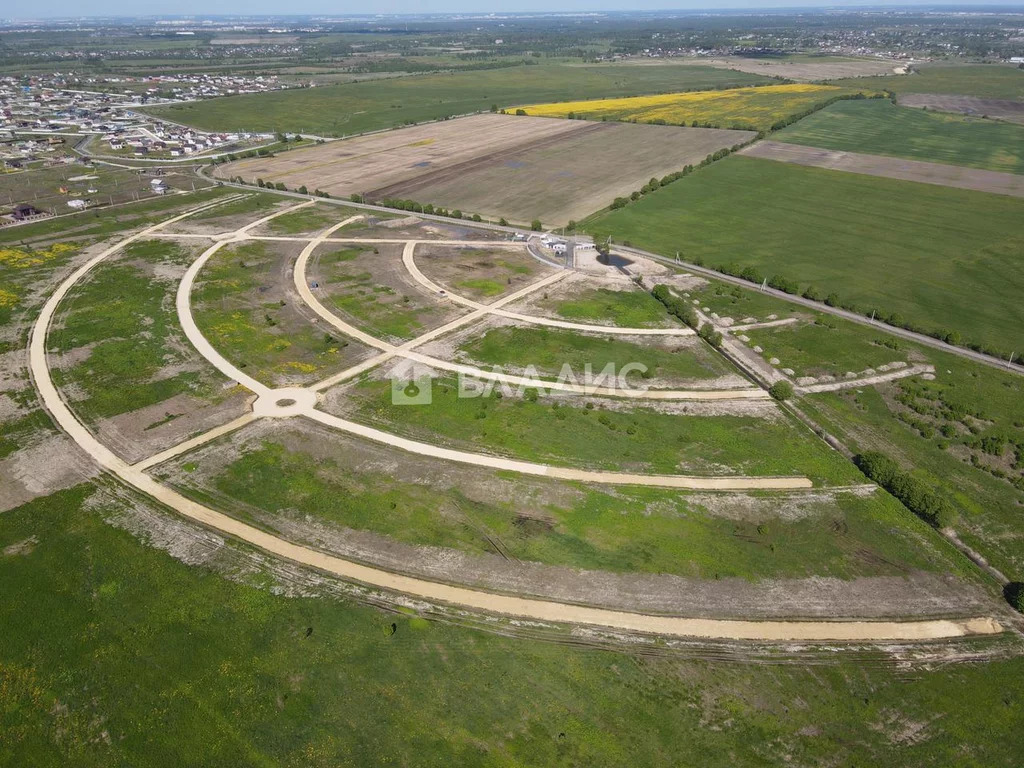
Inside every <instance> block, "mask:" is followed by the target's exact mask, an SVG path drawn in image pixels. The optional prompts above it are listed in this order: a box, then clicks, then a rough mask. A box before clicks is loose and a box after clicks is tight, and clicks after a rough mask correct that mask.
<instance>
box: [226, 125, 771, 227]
mask: <svg viewBox="0 0 1024 768" xmlns="http://www.w3.org/2000/svg"><path fill="white" fill-rule="evenodd" d="M751 138H753V134H751V133H749V132H739V131H724V130H711V129H703V128H688V129H686V130H679V129H671V128H666V127H660V126H633V125H607V124H593V123H584V122H575V121H561V120H542V119H539V118H523V117H512V116H507V115H491V114H488V115H475V116H473V117H464V118H460V119H458V120H451V121H445V122H441V123H434V124H431V125H421V126H415V127H411V128H404V129H402V130H399V131H392V132H388V133H384V134H378V135H374V136H365V137H361V138H355V139H347V140H345V141H339V142H331V143H329V144H325V145H321V146H318V147H315V148H311V149H307V150H304V151H296V152H289V153H288V154H286V155H280V156H277V157H273V158H252V159H247V160H240V161H237V162H234V163H229V164H226V165H222V166H218V167H217V168H216V170H215V173H216V174H217V175H218V176H221V177H223V178H230V177H233V176H238V175H240V176H242V178H244V179H246V180H247V181H250V182H255V181H256V180H257V179H262V180H263V181H264V182H266V183H283V184H285V185H286V186H287V187H288V188H289V189H297V188H299V187H301V186H304V187H307V188H308V189H314V188H316V189H321V190H323V191H325V192H328V193H330V194H331V195H333V196H335V197H348V196H350V195H352V194H357V195H360V196H361V197H363V198H364V199H366V200H372V201H376V200H385V199H409V200H415V201H417V202H419V203H420V204H421V205H426V204H428V203H429V204H431V205H433V206H434V207H444V208H448V209H451V210H460V211H463V212H464V213H468V212H473V213H479V214H483V215H485V216H488V217H490V218H492V219H498V218H505V219H508V220H511V221H518V222H522V223H529V222H531V221H532V220H534V219H541V220H543V221H544V222H545V223H547V224H549V225H553V226H561V225H564V224H565V223H567V222H568V221H570V220H573V219H582V218H583V217H584V216H586V215H588V214H590V213H593V212H594V211H595V210H598V209H600V208H602V207H604V206H606V205H608V204H609V203H611V202H612V200H614V199H615V198H616V197H619V196H622V195H628V194H629V193H630V192H632V191H633V190H634V189H637V188H638V187H641V186H643V185H644V184H646V183H647V182H648V181H649V180H650V179H651V178H652V177H657V178H660V177H662V176H664V175H666V174H668V173H671V172H674V171H678V170H681V169H682V168H683V167H684V166H686V165H691V164H696V163H698V162H700V161H701V160H703V159H704V158H705V157H707V156H708V155H710V154H712V153H714V152H716V151H718V150H720V149H723V148H726V147H730V146H733V145H734V144H739V143H743V142H745V141H748V140H749V139H751Z"/></svg>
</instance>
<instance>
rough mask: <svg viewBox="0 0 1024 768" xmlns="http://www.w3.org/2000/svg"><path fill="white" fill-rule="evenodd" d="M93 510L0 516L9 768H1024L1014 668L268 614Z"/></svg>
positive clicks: (263, 603) (348, 603)
mask: <svg viewBox="0 0 1024 768" xmlns="http://www.w3.org/2000/svg"><path fill="white" fill-rule="evenodd" d="M91 493H92V491H91V489H90V487H88V486H81V487H79V488H76V489H73V490H71V491H67V492H64V493H60V494H56V495H54V496H50V497H47V498H44V499H41V500H38V501H36V502H34V503H31V504H28V505H26V506H23V507H21V508H18V509H16V510H12V511H9V512H6V513H4V514H3V515H0V550H4V555H3V556H0V581H2V583H3V584H4V589H5V597H4V600H3V601H0V622H2V625H3V627H4V632H3V633H0V730H2V732H3V734H4V754H3V761H4V762H5V763H9V764H11V765H35V766H64V765H76V766H82V768H88V767H90V766H103V767H104V768H108V767H110V766H136V767H137V768H143V767H144V768H150V767H152V768H156V767H157V766H180V765H189V764H218V765H232V766H269V765H306V766H314V768H319V767H324V768H326V767H327V766H338V765H345V764H350V765H359V766H369V765H379V764H385V763H388V764H399V765H426V764H448V765H463V766H498V765H523V764H531V765H541V764H543V765H559V764H561V765H589V766H614V765H623V764H625V763H634V764H642V765H666V764H680V763H683V764H700V765H704V766H735V765H737V764H764V763H769V764H778V763H781V762H787V761H788V762H796V763H798V764H804V765H814V764H820V763H822V762H826V761H829V760H835V759H836V757H837V756H841V757H842V758H843V759H844V760H848V761H849V762H851V764H852V763H869V762H877V761H885V762H888V763H895V762H910V763H913V764H917V765H928V764H931V765H948V764H952V763H958V764H965V763H968V764H974V765H986V766H994V765H1005V766H1010V765H1014V764H1016V763H1018V762H1019V757H1020V754H1019V740H1018V739H1017V735H1018V734H1019V732H1020V729H1021V727H1022V726H1024V720H1022V714H1021V713H1022V712H1024V707H1021V706H1020V704H1021V703H1022V702H1024V660H1022V659H1021V658H1016V659H1007V660H998V661H992V662H990V663H986V664H964V665H957V664H952V665H950V664H942V665H938V666H937V667H933V668H931V669H927V668H919V669H914V670H910V671H909V672H908V671H906V670H903V671H898V670H897V669H896V667H895V666H894V662H893V660H892V658H891V656H890V655H889V652H885V653H882V652H878V653H876V652H873V651H870V650H866V649H865V650H863V651H861V652H859V653H858V654H857V655H856V657H847V656H844V655H841V654H834V655H833V656H832V657H831V658H830V659H829V660H828V663H824V664H820V665H815V666H811V667H806V666H802V665H801V666H798V665H795V664H756V663H750V664H746V663H741V662H739V661H734V662H728V663H725V662H723V661H721V660H714V661H712V660H710V659H705V658H701V657H700V656H697V657H694V656H693V655H692V654H674V653H672V652H665V651H659V652H658V653H651V652H648V651H647V650H644V651H638V652H635V653H634V652H631V651H630V650H629V649H628V648H623V649H620V650H618V651H617V652H603V651H601V650H598V649H597V648H596V647H594V646H589V647H588V646H587V645H586V644H585V641H583V640H581V639H580V638H574V639H572V640H570V639H569V638H568V636H566V642H564V643H563V642H548V641H541V640H535V639H534V640H524V639H522V638H518V637H504V636H502V635H500V634H496V633H491V632H486V631H480V630H478V629H473V628H470V627H465V626H459V625H458V624H453V623H447V622H444V621H428V620H425V619H423V618H420V617H418V616H416V615H415V614H411V613H400V612H399V613H396V612H384V611H381V610H378V609H375V608H372V607H367V606H365V605H361V604H359V603H356V602H354V601H352V600H349V599H332V598H310V597H301V598H297V597H287V596H284V595H280V594H274V593H273V592H272V591H271V590H270V589H269V588H268V587H269V586H271V585H273V584H274V583H275V581H274V578H273V576H272V575H271V574H268V573H267V572H265V571H264V570H262V569H260V568H259V567H258V566H257V568H256V570H255V571H254V570H252V562H251V561H247V560H245V559H243V558H242V557H240V556H239V555H233V554H232V552H233V547H230V546H229V547H228V548H226V549H224V550H221V552H220V553H219V554H216V555H215V556H214V558H213V559H212V560H211V559H206V560H205V564H204V565H185V564H184V563H182V562H180V561H178V560H175V559H174V558H172V557H171V556H170V555H168V554H167V553H166V552H164V551H161V550H158V549H154V548H152V547H149V546H146V545H143V544H142V543H140V541H139V540H138V539H136V538H133V537H132V535H131V534H129V533H127V532H125V531H124V530H120V529H118V528H114V527H112V526H110V525H108V524H106V523H104V522H103V519H104V517H106V516H108V515H110V514H116V513H118V512H119V507H120V506H121V505H123V504H124V503H126V502H124V501H120V502H117V503H114V502H111V500H110V498H109V497H106V498H104V497H95V498H93V499H92V500H91V502H90V494H91ZM24 542H29V543H28V544H23V543H24ZM12 545H18V548H16V549H15V550H11V551H12V552H17V554H8V550H7V549H6V548H7V547H11V546H12ZM224 573H233V574H235V575H234V577H233V578H232V579H228V578H226V577H225V576H224V575H223V574H224ZM44 640H45V642H44ZM526 671H528V672H529V674H526ZM427 691H429V694H430V695H424V692H427ZM794 702H797V703H796V704H794ZM939 712H941V713H943V714H944V716H943V717H942V718H941V721H940V722H938V723H936V722H935V717H936V713H939ZM917 723H920V724H922V725H921V727H920V728H918V727H916V726H915V728H914V734H915V735H914V738H913V739H912V740H910V741H907V740H905V739H904V738H902V736H901V735H902V734H904V733H906V730H907V728H908V727H910V725H911V724H917ZM980 734H984V738H979V735H980Z"/></svg>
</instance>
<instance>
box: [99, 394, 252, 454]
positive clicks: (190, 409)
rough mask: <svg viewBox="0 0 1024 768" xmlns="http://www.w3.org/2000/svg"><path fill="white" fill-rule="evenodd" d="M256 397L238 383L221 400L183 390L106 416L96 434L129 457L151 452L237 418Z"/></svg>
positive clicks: (110, 446) (247, 408) (158, 450)
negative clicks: (159, 401)
mask: <svg viewBox="0 0 1024 768" xmlns="http://www.w3.org/2000/svg"><path fill="white" fill-rule="evenodd" d="M254 399H255V397H254V396H253V395H252V394H251V393H249V392H248V391H247V390H243V389H242V388H241V387H234V388H233V389H232V391H231V393H230V395H229V396H228V397H227V398H226V399H224V400H222V401H220V402H210V401H209V400H204V399H201V398H197V397H192V396H190V395H186V394H181V395H175V396H174V397H172V398H170V399H168V400H164V401H163V402H161V403H156V404H154V405H151V406H148V407H146V408H139V409H138V410H135V411H130V412H129V413H122V414H120V415H118V416H114V417H113V418H110V419H103V420H102V421H100V422H99V423H98V424H96V425H95V428H94V429H95V433H96V436H97V437H98V438H99V439H100V441H101V442H103V444H104V445H107V446H108V447H109V448H110V449H111V450H113V451H114V452H115V453H117V454H118V455H119V456H120V457H121V458H123V459H124V460H125V461H128V462H131V463H134V462H136V461H139V460H140V459H144V458H146V457H147V456H149V455H151V454H154V453H158V452H160V451H163V450H165V449H167V448H170V447H171V446H174V445H177V444H178V443H180V442H182V441H184V440H187V439H189V438H191V437H194V436H195V435H197V434H199V433H201V432H206V431H207V430H209V429H213V428H214V427H219V426H220V425H221V424H226V423H227V422H229V421H231V420H232V419H236V418H238V417H239V416H241V415H242V414H244V413H246V412H247V411H248V410H249V406H250V404H251V403H252V401H253V400H254Z"/></svg>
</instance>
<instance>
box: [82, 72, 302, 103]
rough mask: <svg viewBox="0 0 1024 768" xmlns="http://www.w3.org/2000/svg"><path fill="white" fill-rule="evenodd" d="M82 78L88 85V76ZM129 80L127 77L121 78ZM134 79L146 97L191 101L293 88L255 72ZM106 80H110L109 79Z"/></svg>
mask: <svg viewBox="0 0 1024 768" xmlns="http://www.w3.org/2000/svg"><path fill="white" fill-rule="evenodd" d="M93 79H95V78H86V79H83V81H82V82H83V84H85V85H86V86H88V85H89V82H90V80H93ZM122 80H129V78H122ZM130 80H131V81H133V82H134V83H142V84H145V85H146V86H148V87H147V88H146V91H145V94H146V96H147V97H149V98H154V97H163V98H170V99H173V100H175V101H194V100H196V99H212V98H216V97H217V96H234V95H236V94H240V93H263V92H265V91H279V90H282V89H285V88H294V87H295V86H294V85H292V84H290V83H282V82H281V81H279V80H278V79H277V77H275V76H272V75H270V76H266V77H264V76H263V75H256V76H253V77H247V76H244V75H216V74H208V75H203V74H198V75H154V76H152V77H136V78H130ZM108 82H109V81H108Z"/></svg>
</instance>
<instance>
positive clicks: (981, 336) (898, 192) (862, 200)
mask: <svg viewBox="0 0 1024 768" xmlns="http://www.w3.org/2000/svg"><path fill="white" fill-rule="evenodd" d="M1022 219H1024V201H1021V200H1017V199H1014V198H1010V197H1005V196H1001V195H990V194H985V193H981V192H970V191H966V190H958V189H950V188H946V187H939V186H934V185H930V184H916V183H913V182H905V181H896V180H892V179H882V178H876V177H871V176H865V175H860V174H855V173H842V172H838V171H828V170H822V169H818V168H806V167H798V166H794V165H791V164H788V163H778V162H773V161H770V160H760V159H755V158H749V157H729V158H726V159H725V160H722V161H720V162H717V163H714V164H712V165H711V166H709V167H707V168H703V169H701V170H700V171H698V172H697V173H693V174H691V175H690V176H687V177H685V178H683V179H680V180H679V181H677V182H675V183H673V184H670V185H669V186H667V187H662V188H661V189H659V190H657V191H656V192H654V193H652V194H649V195H646V196H645V197H643V198H642V199H641V200H639V201H638V202H636V203H631V204H630V205H628V206H626V207H625V208H622V209H620V210H617V211H610V212H606V213H603V214H599V215H597V216H595V217H594V218H593V219H591V220H589V221H588V222H586V229H587V230H588V231H590V232H592V233H595V234H596V236H597V237H598V238H599V239H603V238H604V237H606V236H608V235H612V236H613V237H614V239H615V240H616V242H623V241H624V240H625V241H629V242H631V243H632V244H633V245H636V246H639V247H641V248H646V249H648V250H652V251H655V252H659V253H663V254H666V255H669V254H675V252H676V251H680V253H681V254H682V257H683V258H684V259H685V260H690V261H694V260H698V261H701V262H703V263H704V264H706V265H709V266H715V267H717V266H722V265H737V266H741V267H742V266H752V267H755V268H756V269H758V270H760V271H761V272H762V273H763V274H764V275H765V276H772V275H776V274H778V275H782V276H783V277H786V278H788V279H790V280H793V281H797V282H799V283H800V285H801V288H806V287H807V286H808V285H811V286H814V287H815V288H816V289H818V290H819V291H820V292H822V294H823V295H824V294H828V293H831V292H835V293H837V294H838V295H839V297H840V298H841V299H842V300H843V301H844V302H845V303H852V304H854V305H856V306H858V307H860V308H863V309H865V310H866V312H870V311H871V310H872V309H875V310H877V315H878V316H879V317H889V316H890V315H892V314H899V315H902V316H903V318H904V319H905V320H906V321H909V322H912V323H914V324H915V325H916V326H918V327H922V328H924V329H926V330H931V329H947V330H956V331H959V332H960V333H961V334H962V336H963V338H964V339H966V340H968V341H974V342H979V343H981V344H984V345H987V346H991V347H995V348H997V349H1004V350H1011V349H1015V348H1016V347H1017V346H1019V333H1018V329H1019V328H1021V327H1024V303H1022V302H1021V301H1020V291H1021V287H1022V285H1024V283H1022V279H1021V276H1020V259H1021V253H1022V248H1024V228H1022V227H1021V221H1022Z"/></svg>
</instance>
